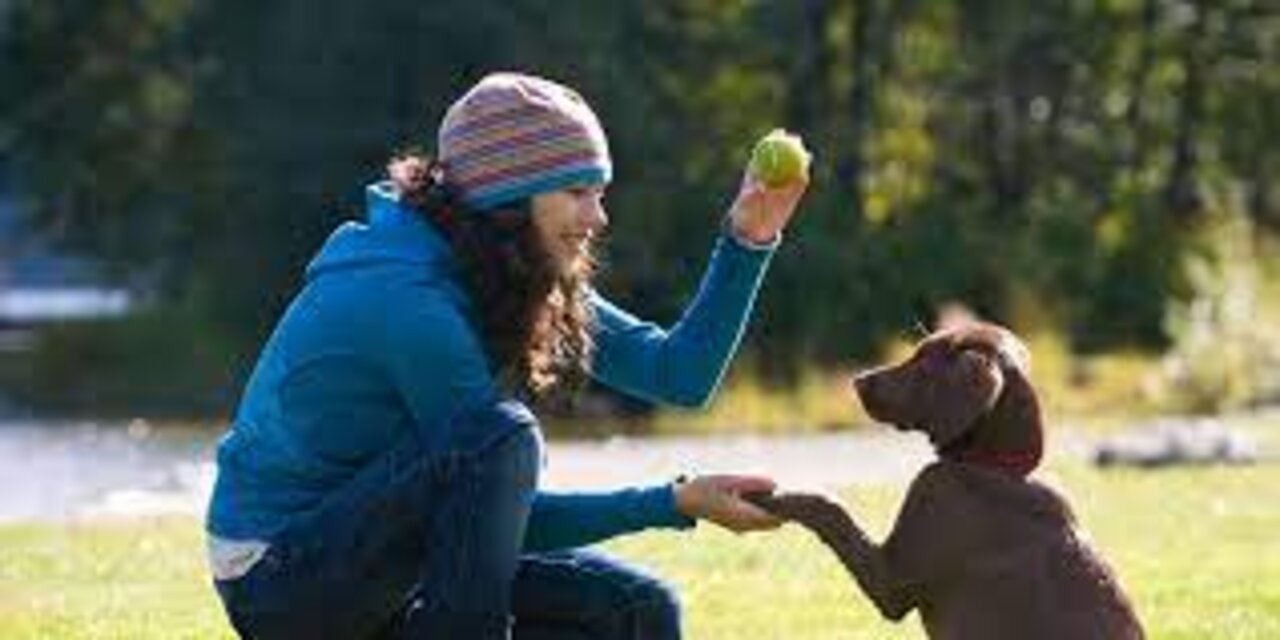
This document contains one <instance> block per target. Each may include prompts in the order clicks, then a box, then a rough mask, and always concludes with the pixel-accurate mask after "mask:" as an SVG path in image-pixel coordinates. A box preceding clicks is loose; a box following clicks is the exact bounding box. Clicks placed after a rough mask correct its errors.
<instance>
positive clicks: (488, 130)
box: [437, 73, 613, 210]
mask: <svg viewBox="0 0 1280 640" xmlns="http://www.w3.org/2000/svg"><path fill="white" fill-rule="evenodd" d="M437 144H438V146H437V151H438V153H439V159H440V162H441V164H442V165H443V167H444V179H445V181H446V182H447V183H448V184H450V185H451V186H453V187H454V188H455V189H457V191H458V193H459V194H460V196H461V198H462V200H463V202H465V203H466V204H467V205H469V206H471V207H474V208H476V209H480V210H487V209H493V208H494V207H497V206H499V205H502V204H505V203H509V202H511V201H514V200H518V199H521V198H526V197H529V196H532V195H535V194H538V193H545V192H548V191H555V190H557V189H563V188H565V187H568V186H571V185H575V184H604V183H607V182H609V180H610V178H611V177H612V174H613V165H612V162H611V161H610V159H609V143H608V141H607V140H606V139H605V135H604V129H603V128H601V126H600V121H599V120H597V119H596V115H595V114H594V113H592V111H591V108H590V107H588V106H587V103H586V101H584V100H583V99H582V97H581V96H579V95H578V94H577V92H575V91H573V90H572V89H570V88H568V87H565V86H563V85H560V84H557V83H555V82H552V81H550V80H546V79H543V78H537V77H533V76H528V75H523V74H517V73H495V74H491V75H489V76H486V77H485V78H484V79H482V80H481V81H480V82H479V83H477V84H476V86H474V87H472V88H471V90H470V91H468V92H467V93H466V94H465V95H463V96H462V97H461V98H459V99H458V101H457V102H454V103H453V105H452V106H451V107H449V110H448V112H447V113H445V116H444V120H443V121H442V122H441V123H440V132H439V139H438V141H437Z"/></svg>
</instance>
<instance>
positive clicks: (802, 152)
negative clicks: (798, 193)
mask: <svg viewBox="0 0 1280 640" xmlns="http://www.w3.org/2000/svg"><path fill="white" fill-rule="evenodd" d="M749 171H750V172H751V175H753V176H755V177H756V179H758V180H759V181H760V182H763V183H764V185H765V186H766V187H769V188H770V189H774V188H777V187H781V186H784V185H787V184H790V183H792V182H796V181H799V180H802V179H804V177H805V175H806V174H807V173H808V172H809V151H808V150H806V149H805V148H804V141H802V140H801V139H800V136H797V135H794V134H791V133H787V132H786V131H785V130H783V129H774V130H773V131H770V132H769V134H768V135H766V136H765V137H763V138H760V141H759V142H757V143H756V146H755V149H753V150H752V152H751V164H750V165H749Z"/></svg>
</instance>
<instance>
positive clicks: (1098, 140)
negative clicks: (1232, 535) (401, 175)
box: [0, 0, 1280, 384]
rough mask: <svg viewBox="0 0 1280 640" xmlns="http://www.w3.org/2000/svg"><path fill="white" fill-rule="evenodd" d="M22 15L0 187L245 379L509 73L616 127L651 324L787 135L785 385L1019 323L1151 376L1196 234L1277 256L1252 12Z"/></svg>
mask: <svg viewBox="0 0 1280 640" xmlns="http://www.w3.org/2000/svg"><path fill="white" fill-rule="evenodd" d="M12 5H13V6H12V7H11V8H10V9H9V10H8V12H7V13H5V14H0V33H3V34H4V35H5V37H4V38H3V39H0V52H2V54H0V150H2V151H0V157H2V158H3V159H4V160H3V165H4V167H3V169H5V170H6V171H8V172H9V173H11V174H12V175H13V176H14V179H15V181H16V183H17V184H19V185H20V186H21V189H22V193H21V195H22V196H23V198H24V199H25V201H26V204H27V205H28V207H27V210H28V211H30V213H31V215H32V217H33V218H34V219H35V220H37V221H38V222H40V223H41V224H42V226H44V227H45V228H48V229H54V230H62V235H63V236H64V237H65V239H66V240H67V242H68V243H69V244H70V245H72V246H74V247H78V248H80V249H82V250H84V251H88V252H91V253H94V254H96V255H99V256H102V257H106V258H109V259H111V260H112V261H113V264H115V265H116V267H117V268H118V269H119V270H120V271H121V272H123V273H125V274H127V275H129V276H131V277H134V278H137V279H138V280H139V281H141V282H142V283H143V284H144V285H145V286H147V287H149V288H153V289H156V290H158V291H159V293H160V295H161V296H162V300H164V301H167V302H169V303H171V304H175V305H179V306H192V305H194V306H195V307H198V308H201V309H204V310H205V311H206V312H207V313H208V315H209V318H208V320H209V323H210V324H211V325H212V326H216V327H217V328H218V331H219V332H220V333H221V334H223V335H227V336H229V337H230V338H231V339H230V340H229V341H228V343H227V344H228V350H227V352H226V353H225V354H224V355H223V361H224V363H226V365H227V366H228V367H233V365H234V367H235V368H238V369H243V365H242V363H243V361H244V360H246V359H248V358H249V356H250V355H251V354H252V351H253V349H254V347H255V345H256V344H257V343H258V342H259V341H260V340H261V339H262V338H263V336H265V334H266V332H267V331H268V330H269V327H270V324H271V322H272V321H273V319H274V318H275V317H276V315H277V313H278V312H279V310H280V309H281V308H282V307H283V305H284V304H285V303H286V301H287V300H288V298H289V296H290V294H291V293H292V292H293V291H294V290H295V289H296V287H297V279H298V274H299V271H300V269H301V267H302V266H303V265H304V264H305V261H306V260H307V259H308V257H309V256H310V255H311V253H312V252H313V251H314V250H315V249H316V248H317V246H318V245H319V243H320V242H321V241H322V240H323V238H324V236H325V234H326V233H327V232H328V231H329V230H330V229H332V228H333V227H334V226H335V225H336V224H337V223H338V222H340V221H341V220H343V219H346V218H349V217H353V216H358V215H359V207H360V199H361V192H360V186H361V184H362V183H364V182H366V181H369V180H372V179H374V178H376V177H377V176H378V174H379V172H380V170H381V166H382V163H383V162H384V161H385V159H386V158H387V156H388V155H389V153H390V152H391V151H392V150H393V149H395V148H397V147H402V146H406V145H409V144H421V145H424V146H426V147H428V148H430V147H431V146H432V138H433V127H434V123H435V122H436V121H437V120H438V118H439V116H440V115H441V114H442V113H443V111H444V108H445V107H446V106H447V104H448V103H449V101H450V100H451V99H452V98H453V97H454V96H456V95H457V94H458V92H459V91H461V90H462V89H463V88H465V87H466V86H468V85H469V84H470V83H472V82H474V81H475V80H476V79H477V78H478V77H479V76H480V75H481V74H483V73H485V72H487V71H491V70H495V69H502V68H519V69H525V70H530V71H533V72H536V73H541V74H544V75H548V76H551V77H554V78H557V79H559V80H562V81H564V82H567V83H568V84H571V85H573V86H575V87H577V88H579V89H580V90H581V91H582V93H583V94H584V95H586V96H587V97H588V99H589V100H590V101H591V102H592V104H593V105H594V106H595V107H596V108H597V110H598V111H599V112H600V113H601V115H602V117H603V120H604V122H605V124H606V127H607V129H608V131H609V133H610V136H611V141H612V144H613V149H614V152H615V155H616V160H617V162H616V164H617V166H618V174H619V177H618V180H617V184H616V185H615V186H614V187H613V188H612V189H611V191H610V195H609V205H610V209H611V212H612V214H613V217H612V219H613V224H612V229H613V233H612V234H611V238H609V244H608V250H607V256H606V258H607V259H606V269H605V272H604V285H605V288H606V289H607V290H608V291H609V292H610V293H611V294H612V295H613V296H614V297H616V298H618V301H619V302H621V303H622V304H624V305H625V306H628V307H630V308H634V309H636V310H637V311H639V312H642V313H643V314H644V315H647V316H650V317H654V318H656V319H659V320H664V321H671V320H674V318H675V317H676V314H677V313H678V312H679V310H680V308H681V305H682V303H683V301H684V300H685V299H687V297H688V296H689V295H691V293H692V289H693V287H694V286H695V283H696V280H695V278H696V274H697V273H698V271H699V269H700V266H701V264H702V261H703V260H704V257H705V255H706V252H707V248H708V247H709V245H710V242H711V239H712V237H713V236H714V234H715V233H716V231H717V228H718V224H719V215H720V213H721V211H722V210H723V208H724V207H725V205H726V204H727V202H728V201H729V198H730V197H731V194H732V192H733V190H734V189H735V187H736V185H737V182H738V180H739V176H740V173H741V170H742V168H743V166H744V164H745V161H746V158H747V154H748V152H749V145H750V143H751V142H752V141H753V140H755V139H756V138H757V137H758V136H759V135H760V134H762V133H764V132H766V131H768V130H769V129H771V128H773V127H774V126H785V127H786V128H788V129H791V130H795V131H799V132H802V133H803V134H804V135H805V137H806V142H807V144H808V145H809V147H810V148H811V149H813V150H814V152H815V165H814V183H813V185H812V188H811V191H810V195H809V196H808V199H807V201H806V203H805V205H804V209H805V211H804V213H803V215H802V216H801V217H800V219H799V220H798V221H797V224H796V225H795V227H794V229H792V230H791V231H789V233H788V241H787V243H786V244H785V246H784V248H783V249H782V250H781V251H780V254H779V255H778V256H777V259H776V260H775V264H774V266H773V268H772V274H771V275H770V277H769V281H768V283H767V285H766V288H765V291H764V293H763V295H762V297H761V303H760V307H761V308H760V310H759V313H758V316H757V319H756V321H755V322H754V323H753V328H752V333H751V336H750V339H749V342H748V348H749V350H752V351H755V352H756V353H757V354H758V356H759V361H760V362H761V363H765V364H767V366H766V367H765V374H766V378H767V379H769V380H770V381H772V382H784V383H790V384H797V383H799V382H801V381H802V378H803V374H802V371H803V370H804V369H805V368H806V367H807V366H809V365H810V364H813V363H815V362H816V363H818V364H819V365H830V364H832V363H837V362H843V361H845V360H847V359H849V358H865V357H867V356H869V355H872V354H874V353H875V352H876V350H877V348H878V347H879V346H880V345H882V344H883V343H884V342H885V341H886V340H889V339H893V338H894V337H897V336H900V335H902V334H903V333H904V332H906V331H909V330H910V328H911V327H912V326H914V325H915V324H916V323H917V322H926V323H927V322H929V321H930V319H931V318H932V316H933V314H934V312H935V310H936V308H937V307H938V306H939V305H941V304H943V303H945V302H948V301H953V300H954V301H961V302H964V303H965V304H967V305H969V306H971V307H974V308H976V309H978V310H979V311H981V312H983V313H984V314H986V315H989V316H993V317H995V318H997V319H1001V320H1005V321H1008V322H1012V323H1015V324H1016V323H1018V322H1021V321H1022V318H1020V317H1019V316H1018V309H1019V305H1021V306H1022V308H1027V307H1031V308H1036V309H1037V310H1038V311H1037V313H1038V315H1040V316H1041V317H1042V318H1043V319H1044V320H1045V322H1047V323H1048V324H1049V325H1051V326H1054V327H1060V328H1062V329H1063V330H1065V331H1066V332H1067V335H1068V338H1069V344H1070V348H1071V349H1073V350H1081V351H1086V352H1098V351H1105V350H1111V349H1116V348H1137V349H1146V350H1155V351H1160V350H1164V349H1167V348H1168V347H1169V346H1170V345H1171V344H1173V342H1174V341H1175V340H1176V339H1177V336H1176V335H1174V333H1176V332H1177V331H1178V329H1177V327H1175V326H1174V325H1176V323H1173V324H1171V323H1170V322H1168V321H1167V318H1169V317H1170V315H1171V314H1174V315H1176V314H1177V313H1178V312H1177V311H1176V309H1178V308H1180V307H1181V306H1182V305H1186V304H1190V303H1193V301H1194V300H1195V299H1197V297H1201V298H1202V297H1203V295H1204V294H1205V292H1204V291H1203V290H1200V289H1197V287H1202V284H1201V283H1199V282H1197V281H1196V278H1197V277H1198V276H1196V275H1195V274H1194V273H1191V272H1189V270H1188V268H1187V265H1189V264H1190V262H1189V260H1190V256H1194V255H1196V254H1197V252H1199V249H1198V248H1197V247H1198V246H1199V245H1200V244H1202V242H1201V239H1200V238H1199V235H1201V234H1202V233H1203V231H1202V230H1203V229H1205V228H1207V226H1208V225H1207V222H1208V221H1209V219H1210V218H1213V217H1215V216H1219V215H1228V214H1229V215H1235V216H1241V217H1244V218H1247V219H1249V220H1251V221H1253V224H1252V225H1251V229H1252V231H1251V233H1252V234H1255V235H1258V236H1266V235H1273V234H1274V233H1275V232H1276V231H1277V230H1280V191H1278V190H1277V189H1278V188H1277V186H1276V184H1275V181H1274V180H1273V177H1274V176H1275V175H1276V174H1277V171H1280V144H1277V141H1278V140H1280V129H1277V127H1280V125H1278V124H1277V119H1276V118H1274V117H1272V115H1271V111H1273V109H1272V108H1271V107H1270V105H1275V104H1277V103H1280V64H1278V62H1280V58H1278V56H1280V52H1278V51H1277V46H1278V45H1277V43H1278V42H1280V37H1278V36H1280V14H1277V12H1276V11H1275V10H1274V8H1273V7H1272V6H1271V3H1267V2H1265V1H1264V0H1224V1H1221V2H1209V1H1208V0H1053V1H1051V2H1048V3H1047V4H1045V3H1041V4H1037V5H1035V6H1034V7H1033V6H1030V5H1028V6H1011V5H1009V4H1008V3H993V2H959V1H957V0H942V1H939V2H915V1H900V2H891V1H888V0H860V1H855V0H803V1H800V2H775V3H770V2H748V1H745V0H737V1H732V2H726V1H712V0H692V1H691V0H653V1H652V2H645V3H621V4H619V3H598V2H589V1H587V0H569V1H567V2H558V3H555V4H554V5H553V4H552V3H550V2H547V1H546V0H512V1H509V2H501V3H499V2H492V1H471V2H465V3H464V2H458V1H456V0H442V1H439V2H432V3H421V2H416V3H414V2H405V1H400V0H397V1H393V2H387V3H382V4H381V5H379V8H378V9H377V10H376V11H375V10H370V9H369V8H367V7H364V6H358V5H356V4H353V3H349V2H348V3H341V2H333V1H331V0H308V1H306V2H303V1H302V0H284V1H281V2H273V3H266V4H264V3H254V2H247V1H243V0H242V1H238V2H221V3H195V2H191V1H190V0H164V1H163V2H148V3H127V2H122V1H119V0H116V1H111V2H85V1H84V0H60V1H56V2H51V1H40V2H36V1H34V0H19V1H18V2H15V3H12ZM553 9H554V11H553ZM1223 193H1235V194H1239V195H1238V197H1233V198H1227V199H1225V200H1223V201H1222V202H1226V205H1225V208H1226V209H1227V211H1223V210H1222V209H1223V206H1222V204H1221V202H1219V201H1217V200H1215V198H1218V196H1219V195H1220V194H1223ZM1226 259H1228V260H1230V259H1233V258H1226ZM1027 300H1030V301H1031V302H1030V304H1029V305H1028V304H1027ZM235 363H241V364H235Z"/></svg>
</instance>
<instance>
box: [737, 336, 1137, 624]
mask: <svg viewBox="0 0 1280 640" xmlns="http://www.w3.org/2000/svg"><path fill="white" fill-rule="evenodd" d="M854 386H855V388H856V390H857V394H858V396H859V397H860V398H861V400H862V403H863V406H865V407H866V409H867V412H868V413H869V414H870V415H871V416H872V418H874V419H876V420H879V421H881V422H887V423H890V424H892V425H894V426H896V427H897V428H899V429H906V430H912V431H923V432H924V433H925V434H927V435H928V436H929V440H930V441H931V442H932V443H933V446H934V447H935V449H936V450H937V452H938V457H939V460H938V461H936V462H934V463H932V464H931V465H929V466H928V467H926V468H925V469H924V470H923V471H921V472H920V474H919V475H918V476H917V477H916V479H915V480H914V481H913V482H912V484H911V488H910V490H909V491H908V493H907V497H906V500H905V502H904V504H903V506H902V510H901V512H900V513H899V514H898V519H897V522H896V523H895V524H894V528H893V531H892V532H891V533H890V534H889V536H888V538H887V539H886V540H885V541H884V544H883V545H879V546H877V545H876V544H874V543H872V542H871V541H870V540H869V539H868V538H867V536H866V534H864V533H863V532H862V530H861V529H860V528H859V527H858V525H857V524H855V523H854V522H853V520H852V519H851V518H850V517H849V515H848V514H847V513H846V512H845V511H844V509H843V508H841V506H840V505H839V504H837V503H835V502H832V501H831V500H829V499H827V498H825V497H823V496H820V495H812V494H803V493H782V494H776V495H770V496H760V495H756V496H748V498H749V499H751V500H752V501H754V502H756V503H757V504H759V505H760V506H762V507H764V508H765V509H768V510H769V511H772V512H774V513H775V514H777V515H779V516H780V517H783V518H786V519H789V520H793V521H796V522H798V523H800V524H802V525H804V526H805V527H806V528H808V529H810V530H812V531H813V532H814V533H816V534H817V535H818V536H819V537H820V538H821V540H822V541H823V542H824V543H825V544H826V545H827V546H829V547H830V548H831V549H832V550H834V551H835V553H836V555H837V556H838V557H839V559H840V561H841V562H842V563H843V564H844V566H845V567H846V568H848V570H849V572H850V573H852V574H853V577H854V578H855V579H856V580H857V582H858V584H859V585H860V586H861V587H862V590H863V591H865V592H866V594H867V595H868V596H869V597H870V598H871V600H872V601H873V602H874V603H875V605H876V607H877V608H878V609H879V610H880V612H881V613H882V614H883V615H884V616H885V617H886V618H889V619H891V620H900V619H902V617H903V616H905V615H906V614H907V613H908V612H910V611H911V610H912V609H919V610H920V616H921V618H922V619H923V621H924V626H925V629H926V631H927V632H928V634H929V637H930V638H932V639H934V640H941V639H944V638H945V639H966V640H970V639H972V640H979V639H980V640H1002V639H1006V638H1007V639H1010V640H1014V639H1016V640H1029V639H1035V640H1051V639H1058V638H1060V639H1062V640H1067V639H1070V640H1089V639H1095V638H1108V639H1113V638H1123V639H1126V640H1127V639H1132V638H1143V637H1144V635H1143V631H1142V627H1141V625H1140V623H1139V622H1138V619H1137V617H1136V616H1135V615H1134V612H1133V607H1132V606H1131V605H1130V603H1129V599H1128V598H1127V597H1126V596H1125V594H1124V592H1123V591H1121V589H1120V586H1119V585H1118V584H1117V583H1116V581H1115V579H1114V576H1113V574H1112V571H1111V569H1110V568H1109V567H1108V566H1107V565H1106V564H1105V563H1104V562H1103V561H1102V559H1101V558H1099V557H1098V556H1097V555H1096V554H1095V553H1094V552H1093V550H1092V549H1090V548H1089V545H1088V544H1087V543H1086V542H1085V540H1083V539H1082V538H1081V537H1080V535H1079V533H1078V532H1077V531H1076V527H1075V517H1074V516H1073V514H1072V513H1071V509H1070V507H1068V506H1067V503H1066V501H1065V500H1064V499H1063V497H1062V496H1061V495H1059V494H1058V493H1056V492H1055V491H1053V490H1052V489H1050V488H1049V487H1048V486H1045V485H1044V484H1041V483H1039V482H1037V481H1035V480H1031V479H1028V478H1027V474H1028V473H1030V472H1031V471H1032V470H1033V469H1034V468H1035V467H1036V466H1037V465H1038V464H1039V462H1040V456H1041V452H1042V441H1043V436H1042V427H1041V415H1040V407H1039V403H1038V401H1037V399H1036V394H1035V391H1034V390H1033V389H1032V387H1031V383H1030V381H1029V379H1028V354H1027V350H1026V347H1024V346H1023V345H1022V343H1021V342H1020V341H1019V340H1018V339H1017V338H1016V337H1015V336H1014V335H1013V334H1012V333H1010V332H1009V331H1007V330H1005V329H1003V328H1001V327H997V326H995V325H990V324H982V323H968V324H964V325H961V326H958V327H955V328H951V329H947V330H943V331H940V332H937V333H935V334H933V335H931V336H929V337H928V338H926V339H925V340H924V341H923V342H921V344H920V345H919V346H918V347H917V348H916V350H915V353H914V354H913V355H912V356H911V358H909V359H908V360H906V361H905V362H903V363H901V364H897V365H893V366H887V367H881V368H878V369H874V370H872V371H868V372H866V373H863V374H861V375H858V376H857V377H856V378H855V380H854Z"/></svg>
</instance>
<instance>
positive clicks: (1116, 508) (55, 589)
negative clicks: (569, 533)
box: [0, 462, 1280, 640]
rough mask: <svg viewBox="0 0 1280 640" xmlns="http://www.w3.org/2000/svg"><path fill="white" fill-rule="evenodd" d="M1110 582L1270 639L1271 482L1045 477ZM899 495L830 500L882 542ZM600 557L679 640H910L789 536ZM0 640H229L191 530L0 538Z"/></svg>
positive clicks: (1154, 621) (677, 540) (1119, 475)
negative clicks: (623, 569)
mask: <svg viewBox="0 0 1280 640" xmlns="http://www.w3.org/2000/svg"><path fill="white" fill-rule="evenodd" d="M1047 475H1050V476H1052V479H1053V481H1054V482H1055V483H1056V484H1058V485H1059V486H1061V487H1063V488H1064V490H1065V491H1067V492H1069V493H1070V495H1071V496H1072V501H1073V504H1074V506H1075V507H1076V510H1077V512H1078V515H1079V517H1080V519H1081V521H1082V522H1083V523H1084V525H1085V527H1086V528H1087V529H1088V531H1089V533H1090V534H1091V535H1092V537H1093V539H1094V541H1095V544H1096V545H1097V546H1098V547H1099V548H1100V549H1102V550H1103V552H1104V554H1105V555H1106V556H1107V558H1108V559H1109V560H1110V562H1111V563H1112V564H1113V565H1114V566H1115V567H1117V569H1118V571H1119V574H1120V578H1121V581H1122V583H1123V584H1125V585H1126V586H1127V587H1128V589H1129V591H1130V592H1131V595H1132V596H1133V598H1134V600H1135V602H1136V605H1137V607H1138V609H1139V612H1140V614H1141V615H1142V617H1143V619H1144V621H1145V623H1146V625H1147V627H1148V630H1149V632H1150V637H1152V638H1161V639H1184V638H1185V639H1187V640H1190V639H1192V638H1197V639H1198V638H1218V639H1221V638H1236V639H1259V640H1261V639H1263V638H1275V637H1280V536H1277V535H1276V531H1278V530H1280V466H1277V465H1264V466H1258V467H1253V468H1218V469H1183V470H1169V471H1156V472H1140V471H1118V472H1105V473H1104V472H1099V471H1095V470H1093V469H1091V468H1088V467H1085V466H1083V465H1080V464H1079V463H1075V462H1057V463H1055V464H1054V465H1051V467H1050V469H1049V470H1048V471H1047ZM901 491H902V488H901V486H897V485H895V486H892V487H889V486H885V487H874V488H857V489H853V490H850V491H847V492H845V493H844V494H842V495H843V498H844V500H845V502H846V504H847V505H848V506H849V507H850V509H851V511H852V512H853V513H854V514H855V515H856V517H857V518H858V519H859V520H860V521H861V522H862V523H863V524H864V526H866V527H867V529H868V530H870V531H871V532H873V535H875V536H876V537H879V536H880V535H882V534H883V532H884V531H885V530H886V529H887V527H888V525H889V522H890V518H891V517H892V514H893V513H894V512H895V510H896V508H897V504H898V502H899V500H900V499H901ZM608 548H609V550H611V551H613V552H615V553H617V554H620V555H623V556H625V557H627V558H629V559H631V560H634V561H636V562H639V563H641V564H644V565H646V566H648V567H650V568H652V569H653V570H654V571H656V572H657V573H659V574H661V575H663V576H664V577H666V578H667V579H668V580H669V581H670V582H671V583H673V584H675V585H676V586H677V587H678V588H679V591H680V592H681V594H682V596H683V598H684V602H685V606H686V621H687V627H688V630H689V633H688V637H690V638H695V639H707V640H720V639H725V640H727V639H730V638H733V639H739V638H788V639H792V640H808V639H812V640H818V639H822V640H829V639H841V638H850V639H852V638H922V637H923V634H922V633H921V632H920V630H919V624H918V621H917V620H916V619H915V618H914V617H913V618H909V619H908V620H907V621H906V622H904V623H902V624H899V625H895V624H892V623H888V622H885V621H882V620H880V619H879V618H878V617H877V616H876V614H875V612H874V610H873V608H872V607H871V605H870V604H869V603H868V602H867V601H866V600H865V599H864V598H863V597H862V596H861V594H860V593H859V592H858V591H857V590H856V588H855V587H854V585H853V583H852V582H851V581H850V580H849V579H848V578H846V577H845V576H844V575H843V573H842V571H841V569H840V568H839V567H838V566H837V565H836V563H835V561H834V560H833V559H832V558H831V557H830V556H828V554H827V552H826V551H825V550H824V549H823V548H822V547H820V546H819V545H818V544H817V543H816V542H814V541H813V540H812V539H811V538H810V537H809V536H808V535H806V534H804V533H803V532H801V531H798V530H795V529H792V528H787V529H784V530H782V531H781V532H778V533H776V534H769V535H755V536H742V537H737V536H733V535H730V534H727V533H724V532H722V531H718V530H715V529H714V528H713V527H709V526H705V525H703V526H700V527H699V528H698V530H696V531H695V532H693V533H692V534H678V533H665V532H659V533H650V534H644V535H639V536H635V537H632V538H629V539H624V540H620V541H617V542H615V543H612V544H610V545H608ZM0 637H3V638H6V639H8V638H14V639H19V638H59V639H61V638H68V639H71V638H139V639H146V638H156V639H160V638H165V639H169V638H231V637H232V635H231V632H230V630H229V629H228V628H227V627H226V625H225V623H224V621H223V619H222V614H221V611H220V610H219V608H218V605H217V601H216V598H215V596H214V595H213V592H212V590H211V589H210V588H209V586H208V583H207V581H206V577H205V573H204V567H203V560H202V546H201V538H200V533H199V525H198V523H197V522H195V521H192V520H188V519H162V520H139V521H128V522H101V523H95V524H66V525H52V524H31V525H19V526H6V527H3V528H0Z"/></svg>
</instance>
